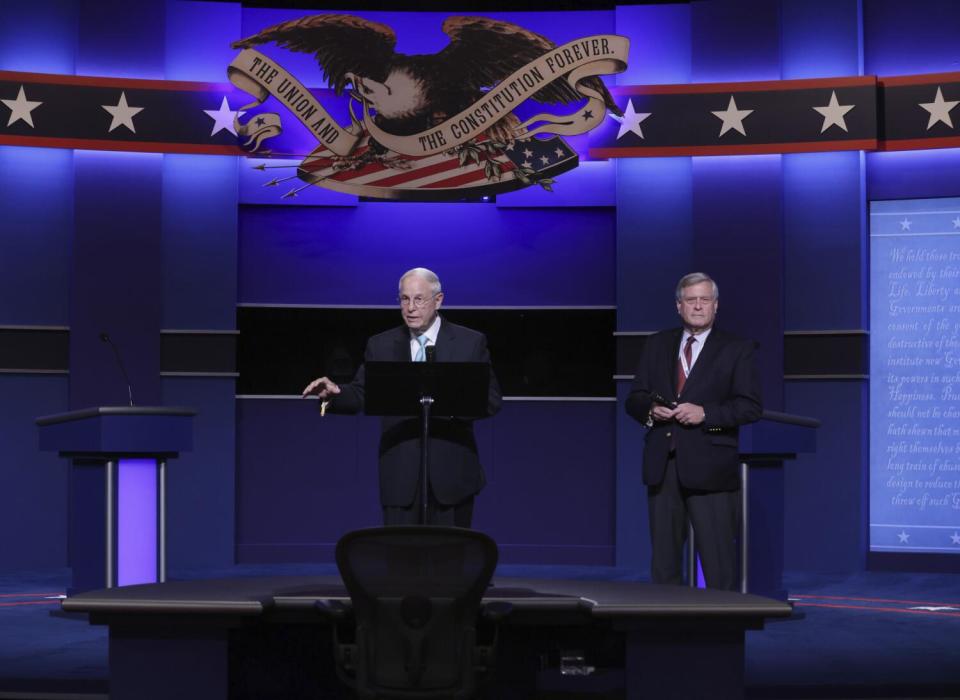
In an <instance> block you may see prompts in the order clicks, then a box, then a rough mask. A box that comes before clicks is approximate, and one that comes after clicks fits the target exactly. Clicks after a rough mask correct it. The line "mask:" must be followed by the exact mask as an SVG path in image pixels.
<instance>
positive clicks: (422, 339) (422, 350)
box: [413, 335, 427, 362]
mask: <svg viewBox="0 0 960 700" xmlns="http://www.w3.org/2000/svg"><path fill="white" fill-rule="evenodd" d="M417 342H418V343H420V347H419V348H417V354H416V355H414V356H413V361H414V362H426V361H427V350H426V347H427V336H425V335H418V336H417Z"/></svg>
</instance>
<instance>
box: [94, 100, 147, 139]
mask: <svg viewBox="0 0 960 700" xmlns="http://www.w3.org/2000/svg"><path fill="white" fill-rule="evenodd" d="M100 106H101V107H103V108H104V109H105V110H107V111H108V112H110V116H111V117H113V118H112V119H111V120H110V128H109V129H107V131H113V130H114V129H116V128H117V127H118V126H125V127H127V128H128V129H130V131H132V132H133V133H134V134H135V133H137V130H136V129H135V128H133V117H134V115H136V114H137V113H139V112H142V111H143V107H131V106H130V105H128V104H127V94H126V93H125V92H121V93H120V101H119V102H117V104H116V105H100Z"/></svg>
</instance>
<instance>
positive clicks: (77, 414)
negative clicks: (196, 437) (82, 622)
mask: <svg viewBox="0 0 960 700" xmlns="http://www.w3.org/2000/svg"><path fill="white" fill-rule="evenodd" d="M196 413H197V412H196V410H194V409H192V408H172V407H161V406H98V407H93V408H86V409H82V410H79V411H70V412H69V413H60V414H57V415H53V416H43V417H40V418H37V425H38V426H39V437H40V449H41V450H50V451H56V452H59V453H60V456H61V457H66V458H68V459H70V460H71V462H72V466H71V469H70V478H69V490H70V497H69V509H70V512H69V514H68V523H69V533H68V538H69V539H68V548H67V557H68V561H69V564H70V567H71V569H72V570H73V582H72V586H71V587H70V589H69V590H68V591H67V593H68V595H75V594H77V593H82V592H83V591H89V590H95V589H100V588H112V587H114V586H125V585H130V584H135V583H155V582H162V581H164V580H166V541H165V539H166V514H165V510H166V488H165V481H166V465H167V460H169V459H172V458H175V457H177V456H178V455H179V454H180V452H183V451H185V450H190V449H192V448H193V417H194V416H195V415H196Z"/></svg>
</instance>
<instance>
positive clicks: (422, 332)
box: [303, 267, 501, 527]
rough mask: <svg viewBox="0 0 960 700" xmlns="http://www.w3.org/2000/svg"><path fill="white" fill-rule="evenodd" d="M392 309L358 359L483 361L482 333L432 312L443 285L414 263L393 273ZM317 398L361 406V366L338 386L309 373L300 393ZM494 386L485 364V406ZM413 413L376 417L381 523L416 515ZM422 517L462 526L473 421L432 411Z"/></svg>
mask: <svg viewBox="0 0 960 700" xmlns="http://www.w3.org/2000/svg"><path fill="white" fill-rule="evenodd" d="M399 289H400V294H399V297H398V301H399V302H400V312H401V314H402V315H403V321H404V325H402V326H399V327H397V328H394V329H392V330H389V331H386V332H384V333H380V334H378V335H375V336H373V337H372V338H370V339H369V340H368V341H367V348H366V351H365V352H364V356H363V357H364V361H365V362H373V361H400V362H404V361H406V362H410V361H413V362H420V361H424V360H426V356H427V354H428V353H432V354H434V358H435V359H436V361H437V362H485V363H487V364H489V363H490V353H489V351H488V350H487V339H486V337H485V336H484V335H483V334H482V333H478V332H477V331H474V330H470V329H469V328H464V327H463V326H458V325H456V324H453V323H450V322H449V321H447V320H445V319H442V318H441V317H440V315H439V313H438V312H439V310H440V306H441V305H442V304H443V290H442V288H441V286H440V280H439V278H438V277H437V276H436V275H435V274H434V273H433V272H431V271H430V270H427V269H426V268H422V267H418V268H414V269H412V270H409V271H407V272H405V273H404V275H403V277H401V278H400V287H399ZM311 394H314V395H316V396H318V397H319V398H320V400H321V413H324V412H326V410H327V408H329V409H330V410H331V411H332V412H334V413H359V412H360V411H362V410H363V400H364V368H363V366H361V367H360V369H358V370H357V374H356V376H355V377H354V378H353V381H351V382H350V383H349V384H344V385H342V386H340V385H338V384H336V383H335V382H334V381H333V380H331V379H329V378H327V377H320V378H319V379H316V380H314V381H312V382H311V383H310V384H309V385H307V387H306V388H305V389H304V390H303V395H304V396H308V395H311ZM500 400H501V397H500V386H499V384H498V383H497V378H496V377H495V376H494V374H493V369H492V368H491V370H490V389H489V396H488V399H487V414H488V415H490V416H492V415H494V414H495V413H496V412H497V411H499V410H500ZM420 433H421V428H420V419H419V418H397V417H385V418H383V427H382V433H381V436H380V503H381V505H382V506H383V520H384V524H385V525H409V524H415V523H417V522H419V512H420V489H419V488H418V486H419V479H420ZM428 483H429V496H428V497H429V500H428V502H427V520H428V523H429V524H433V525H453V526H456V527H470V523H471V521H472V518H473V500H474V496H475V495H476V494H477V493H479V492H480V490H481V489H482V488H483V486H484V484H486V478H485V477H484V473H483V467H482V466H481V465H480V458H479V456H478V454H477V442H476V439H475V438H474V434H473V421H472V420H469V419H465V418H441V417H432V418H431V420H430V467H429V481H428Z"/></svg>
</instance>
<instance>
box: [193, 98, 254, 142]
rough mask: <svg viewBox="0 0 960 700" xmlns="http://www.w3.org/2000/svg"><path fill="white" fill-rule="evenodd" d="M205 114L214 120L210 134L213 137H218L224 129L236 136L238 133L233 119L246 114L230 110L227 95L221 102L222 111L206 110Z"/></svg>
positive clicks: (241, 111)
mask: <svg viewBox="0 0 960 700" xmlns="http://www.w3.org/2000/svg"><path fill="white" fill-rule="evenodd" d="M203 113H204V114H206V115H207V116H208V117H210V118H211V119H213V131H211V132H210V135H211V136H216V135H217V134H218V133H219V132H221V131H223V130H224V129H226V130H227V131H229V132H230V133H231V134H233V135H234V136H236V135H237V132H236V130H235V129H234V128H233V119H234V117H242V116H243V115H244V114H246V112H244V111H243V110H236V111H234V110H232V109H230V103H229V102H227V96H226V95H224V96H223V100H222V101H221V102H220V109H205V110H203Z"/></svg>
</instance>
